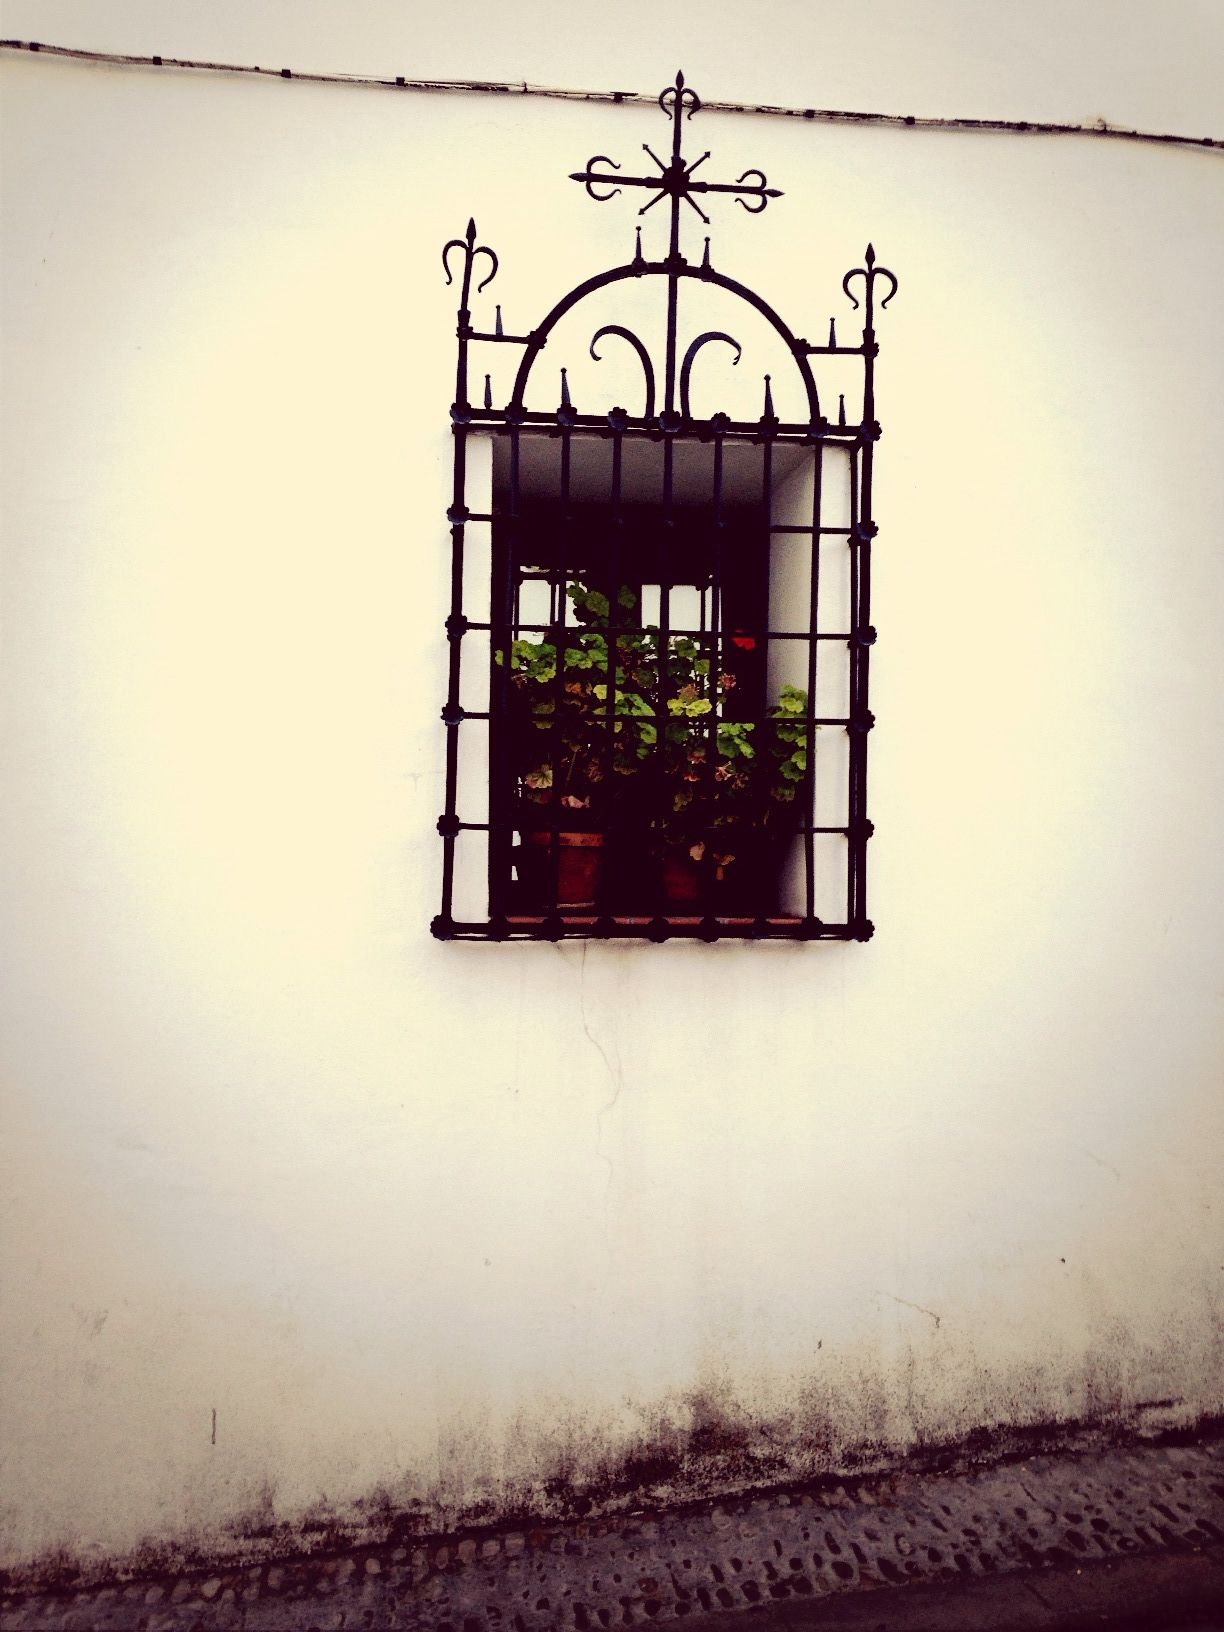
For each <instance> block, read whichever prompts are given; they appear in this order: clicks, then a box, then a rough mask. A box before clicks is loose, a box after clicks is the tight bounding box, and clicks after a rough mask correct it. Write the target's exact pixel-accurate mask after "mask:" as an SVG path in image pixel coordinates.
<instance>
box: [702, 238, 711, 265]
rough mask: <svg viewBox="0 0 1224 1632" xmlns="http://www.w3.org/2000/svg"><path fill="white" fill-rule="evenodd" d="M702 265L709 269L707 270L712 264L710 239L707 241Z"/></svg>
mask: <svg viewBox="0 0 1224 1632" xmlns="http://www.w3.org/2000/svg"><path fill="white" fill-rule="evenodd" d="M701 264H702V266H704V267H707V268H708V267H709V264H710V240H709V239H708V238H707V239H706V241H705V249H704V251H703V252H702V256H701Z"/></svg>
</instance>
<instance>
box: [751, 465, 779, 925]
mask: <svg viewBox="0 0 1224 1632" xmlns="http://www.w3.org/2000/svg"><path fill="white" fill-rule="evenodd" d="M761 506H762V508H763V509H764V511H765V548H764V556H765V565H764V573H765V621H764V625H763V637H762V642H761V644H762V646H763V648H764V651H763V661H762V668H763V670H764V683H763V687H762V692H761V703H760V709H759V718H760V721H761V724H760V728H759V730H758V732H757V735H758V737H759V738H760V739H761V740H762V741H763V740H764V737H765V733H766V731H767V729H768V727H767V726H766V723H765V719H766V716H767V715H768V712H769V655H770V652H769V648H770V634H769V632H770V630H771V629H772V628H773V627H774V622H773V604H772V603H773V533H772V532H771V531H770V528H771V526H772V525H773V439H772V438H771V437H768V436H767V437H766V438H765V440H764V442H763V444H762V447H761ZM754 712H755V711H754ZM757 876H758V879H764V877H766V876H767V874H766V873H765V872H764V871H763V870H761V869H758V873H757ZM776 905H777V903H776V902H774V903H769V902H767V901H766V900H765V899H764V895H763V894H762V896H761V898H760V899H758V900H757V902H756V913H755V914H754V916H755V917H757V918H765V917H767V916H768V912H769V910H770V908H771V906H776Z"/></svg>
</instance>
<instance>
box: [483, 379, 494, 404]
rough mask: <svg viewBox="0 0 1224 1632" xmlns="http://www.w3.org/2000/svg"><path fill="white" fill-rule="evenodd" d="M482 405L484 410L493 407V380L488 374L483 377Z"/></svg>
mask: <svg viewBox="0 0 1224 1632" xmlns="http://www.w3.org/2000/svg"><path fill="white" fill-rule="evenodd" d="M484 405H485V407H486V408H492V406H493V380H492V377H491V376H490V375H488V374H486V375H485V389H484Z"/></svg>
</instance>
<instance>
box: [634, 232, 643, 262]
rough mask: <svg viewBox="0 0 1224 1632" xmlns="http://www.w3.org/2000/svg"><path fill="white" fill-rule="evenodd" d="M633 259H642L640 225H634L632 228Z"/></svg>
mask: <svg viewBox="0 0 1224 1632" xmlns="http://www.w3.org/2000/svg"><path fill="white" fill-rule="evenodd" d="M633 259H634V261H635V262H636V261H640V260H641V259H642V229H641V227H634V229H633Z"/></svg>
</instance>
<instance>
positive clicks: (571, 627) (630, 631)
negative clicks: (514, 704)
mask: <svg viewBox="0 0 1224 1632" xmlns="http://www.w3.org/2000/svg"><path fill="white" fill-rule="evenodd" d="M534 581H536V582H538V580H534ZM500 627H501V625H500V624H492V623H476V622H474V621H473V622H472V623H469V624H468V630H469V631H473V630H481V631H488V630H492V629H494V628H500ZM557 627H558V626H557V625H556V624H555V623H517V624H515V628H516V629H517V630H518V631H519V633H520V634H522V633H523V631H524V630H526V631H527V632H528V633H529V634H533V635H547V634H552V633H553V631H554V630H555V629H556V628H557ZM604 632H605V631H603V630H602V629H589V628H588V627H587V625H586V624H583V623H567V624H566V625H565V633H566V634H567V635H587V634H603V633H604ZM667 632H668V634H669V635H674V636H676V637H677V638H678V639H680V640H696V641H709V640H710V638H711V636H710V631H709V630H708V629H671V628H669V629H668V631H667ZM614 633H615V634H616V635H618V636H619V637H620V638H621V639H622V640H625V639H630V640H632V639H636V637H637V636H638V635H649V634H658V633H659V631H658V629H657V628H655V629H635V628H624V629H618V630H615V631H614ZM735 638H736V637H735V635H733V634H727V633H726V632H725V631H722V632H720V634H719V636H718V639H720V640H722V641H724V642H726V641H734V640H735ZM752 639H753V640H759V641H766V640H853V639H854V636H853V634H852V633H850V631H849V630H834V631H826V630H820V631H819V632H817V633H813V632H812V631H811V630H810V629H766V630H763V631H762V632H761V633H759V634H757V633H754V634H753V635H752Z"/></svg>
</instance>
